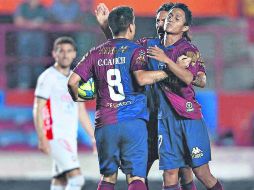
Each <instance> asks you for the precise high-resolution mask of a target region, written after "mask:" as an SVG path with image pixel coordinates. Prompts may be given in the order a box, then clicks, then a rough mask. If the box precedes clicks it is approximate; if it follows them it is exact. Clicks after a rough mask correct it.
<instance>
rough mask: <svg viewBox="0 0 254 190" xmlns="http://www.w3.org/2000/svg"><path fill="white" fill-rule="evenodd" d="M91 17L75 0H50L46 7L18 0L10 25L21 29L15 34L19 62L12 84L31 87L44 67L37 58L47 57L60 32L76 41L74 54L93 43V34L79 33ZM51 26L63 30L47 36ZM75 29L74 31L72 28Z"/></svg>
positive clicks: (34, 2) (83, 50)
mask: <svg viewBox="0 0 254 190" xmlns="http://www.w3.org/2000/svg"><path fill="white" fill-rule="evenodd" d="M91 19H94V18H93V17H92V16H91V14H89V12H88V13H87V12H86V13H85V12H84V11H83V10H81V5H80V4H79V2H78V1H77V0H54V1H53V3H52V5H51V6H49V7H45V6H44V5H43V3H42V1H41V0H27V1H24V2H23V3H21V4H20V5H19V6H18V7H17V9H16V11H15V13H14V15H13V22H14V24H15V25H16V26H17V27H19V28H20V29H21V30H20V32H17V34H16V44H15V49H14V51H15V56H17V58H18V62H19V66H18V68H17V69H16V73H17V76H16V81H17V83H15V85H12V86H13V87H18V88H23V89H27V88H31V87H34V85H35V81H36V78H37V76H38V75H39V74H40V73H41V72H42V71H43V70H44V67H45V66H44V65H43V64H41V62H43V59H41V61H40V58H43V57H47V56H49V55H48V54H50V51H51V50H50V49H49V47H50V45H51V44H50V43H51V41H53V40H54V39H55V38H57V37H58V36H60V35H69V36H72V37H73V38H74V39H75V41H76V42H78V43H77V45H78V50H79V51H78V55H79V57H80V56H82V54H83V53H84V52H85V51H86V50H87V49H89V48H90V47H91V46H92V45H93V35H92V34H91V33H87V32H82V30H83V29H84V27H85V26H87V25H89V24H91V23H95V22H93V21H91ZM54 27H61V28H62V30H63V31H65V32H57V33H54V34H52V35H51V36H49V34H48V30H49V29H50V28H54ZM75 28H76V29H77V30H74V31H73V29H75ZM88 39H89V40H88ZM31 58H32V59H31ZM36 58H39V59H36Z"/></svg>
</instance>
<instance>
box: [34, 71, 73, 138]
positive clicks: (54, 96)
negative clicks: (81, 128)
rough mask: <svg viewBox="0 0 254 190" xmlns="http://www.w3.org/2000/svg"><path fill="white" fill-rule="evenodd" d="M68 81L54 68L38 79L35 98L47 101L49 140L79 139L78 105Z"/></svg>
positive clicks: (46, 113) (46, 129)
mask: <svg viewBox="0 0 254 190" xmlns="http://www.w3.org/2000/svg"><path fill="white" fill-rule="evenodd" d="M68 79H69V77H66V76H65V75H63V74H62V73H60V72H59V71H57V70H56V69H55V67H53V66H51V67H50V68H48V69H47V70H45V71H44V72H43V73H42V74H41V75H40V76H39V78H38V81H37V85H36V89H35V96H36V97H39V98H43V99H46V100H47V103H46V106H45V107H44V109H43V122H44V130H45V132H46V135H47V137H48V139H53V138H61V137H69V138H75V139H76V138H77V127H78V105H77V103H76V102H74V101H73V100H72V98H71V96H70V94H69V92H68V89H67V83H68Z"/></svg>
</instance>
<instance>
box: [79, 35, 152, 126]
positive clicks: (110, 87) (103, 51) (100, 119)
mask: <svg viewBox="0 0 254 190" xmlns="http://www.w3.org/2000/svg"><path fill="white" fill-rule="evenodd" d="M138 70H147V57H146V49H144V48H143V47H141V46H139V45H137V44H136V43H134V42H132V41H130V40H127V39H124V38H122V39H110V40H108V41H107V42H105V43H104V44H102V45H100V46H98V47H96V48H94V49H92V50H91V51H90V52H89V53H88V54H87V55H85V56H84V58H83V59H82V60H81V62H80V63H79V64H78V65H77V67H76V68H75V69H74V72H75V73H77V74H78V75H79V76H80V77H81V78H82V79H83V80H84V81H87V80H88V79H89V78H90V77H93V78H94V80H95V86H96V90H97V99H96V116H95V127H102V126H104V125H107V124H115V123H118V122H121V121H124V120H130V119H136V118H141V119H145V120H147V119H148V113H147V100H146V96H145V94H144V90H143V88H141V87H140V86H139V85H138V84H137V82H136V80H135V78H134V76H133V72H135V71H138Z"/></svg>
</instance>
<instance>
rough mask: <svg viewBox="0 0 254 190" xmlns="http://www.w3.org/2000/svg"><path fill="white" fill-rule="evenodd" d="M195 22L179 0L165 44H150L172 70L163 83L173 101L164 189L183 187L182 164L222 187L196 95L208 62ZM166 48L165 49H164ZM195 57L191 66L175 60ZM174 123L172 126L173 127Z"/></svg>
mask: <svg viewBox="0 0 254 190" xmlns="http://www.w3.org/2000/svg"><path fill="white" fill-rule="evenodd" d="M191 22H192V14H191V11H190V10H189V9H188V7H187V6H186V5H185V4H181V3H176V4H175V5H174V7H173V8H172V9H171V10H170V12H169V15H168V16H167V19H166V22H165V25H164V30H165V32H166V34H165V36H164V44H163V45H164V46H165V47H164V46H161V48H159V47H150V48H149V49H148V54H149V55H148V56H149V57H150V58H152V59H155V60H157V64H161V63H164V64H165V65H164V66H165V67H164V70H165V71H166V72H167V73H169V74H171V77H169V80H167V81H163V82H161V83H160V90H161V91H162V92H163V94H164V96H161V97H160V102H163V101H164V102H170V105H169V104H164V105H168V108H165V110H166V111H167V114H165V116H167V117H164V118H162V119H160V120H159V131H158V132H159V155H160V159H159V162H160V163H159V165H160V169H161V170H163V171H164V172H163V181H164V187H163V189H164V190H177V189H180V187H179V185H178V172H179V168H181V167H183V166H185V165H186V164H188V165H190V166H191V167H192V168H193V172H194V174H195V176H196V177H197V178H198V179H199V180H200V181H201V182H202V183H203V184H204V185H205V187H206V188H207V189H210V190H222V189H223V187H222V185H221V184H220V182H219V181H218V180H217V179H216V178H215V177H214V176H213V175H212V174H211V172H210V169H209V165H208V162H209V161H210V160H211V150H210V141H209V136H208V132H207V128H206V126H205V123H204V121H203V116H202V113H201V107H200V105H199V104H198V102H197V101H196V99H195V91H194V89H193V85H192V82H193V79H195V77H196V76H197V73H198V72H199V71H200V70H203V72H205V70H204V65H203V64H204V63H203V61H202V58H201V56H200V53H199V51H198V49H197V48H196V47H195V46H194V45H193V44H191V42H190V38H189V36H188V31H189V29H190V26H191ZM164 51H165V52H164ZM181 55H185V56H187V57H190V58H191V64H190V65H189V67H188V68H182V67H180V66H179V65H178V64H175V62H176V60H177V58H178V57H179V56H181ZM169 126H170V127H169Z"/></svg>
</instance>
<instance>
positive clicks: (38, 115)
mask: <svg viewBox="0 0 254 190" xmlns="http://www.w3.org/2000/svg"><path fill="white" fill-rule="evenodd" d="M33 119H34V126H35V130H36V133H37V135H38V138H39V139H42V138H45V134H44V131H43V117H42V109H40V108H39V107H38V106H36V105H35V106H34V108H33Z"/></svg>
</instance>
